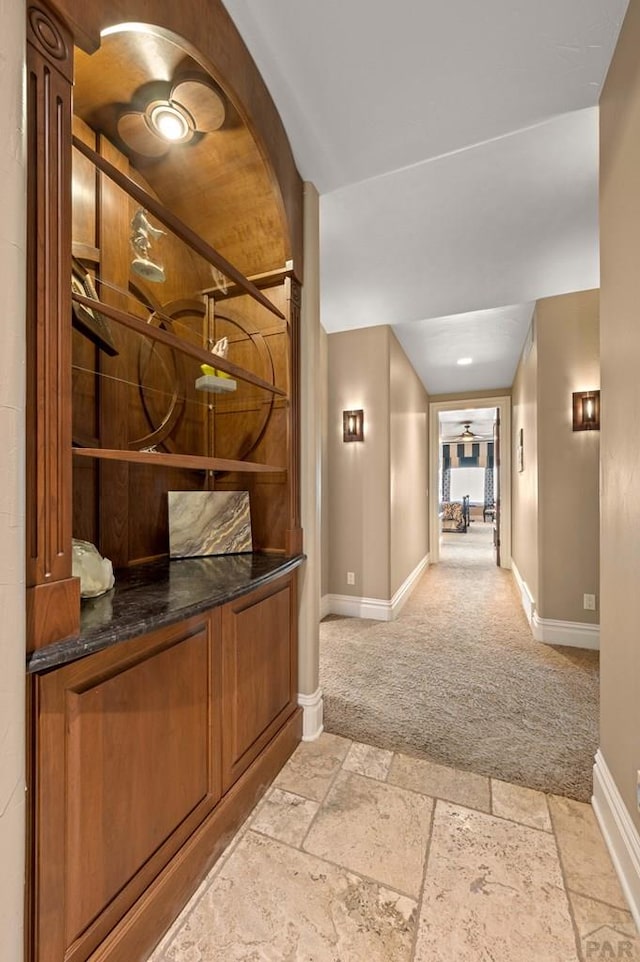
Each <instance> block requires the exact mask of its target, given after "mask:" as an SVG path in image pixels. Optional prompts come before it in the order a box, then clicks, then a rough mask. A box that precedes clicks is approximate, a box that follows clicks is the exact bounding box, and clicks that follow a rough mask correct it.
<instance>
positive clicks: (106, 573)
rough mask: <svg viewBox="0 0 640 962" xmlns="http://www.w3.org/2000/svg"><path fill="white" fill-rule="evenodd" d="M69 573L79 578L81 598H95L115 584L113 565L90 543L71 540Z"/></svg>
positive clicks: (75, 539)
mask: <svg viewBox="0 0 640 962" xmlns="http://www.w3.org/2000/svg"><path fill="white" fill-rule="evenodd" d="M71 571H72V574H73V575H74V577H76V578H80V597H81V598H97V597H98V595H103V594H104V593H105V591H109V589H110V588H113V586H114V584H115V578H114V577H113V565H112V564H111V562H110V561H109V559H108V558H103V557H102V555H101V554H100V552H99V551H98V549H97V548H96V546H95V545H94V544H91V542H90V541H78V539H77V538H74V539H73V560H72V566H71Z"/></svg>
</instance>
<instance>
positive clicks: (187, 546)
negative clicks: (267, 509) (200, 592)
mask: <svg viewBox="0 0 640 962" xmlns="http://www.w3.org/2000/svg"><path fill="white" fill-rule="evenodd" d="M251 550H252V542H251V514H250V511H249V492H248V491H169V554H170V556H171V557H172V558H191V557H195V556H198V555H214V554H238V553H240V552H242V551H251Z"/></svg>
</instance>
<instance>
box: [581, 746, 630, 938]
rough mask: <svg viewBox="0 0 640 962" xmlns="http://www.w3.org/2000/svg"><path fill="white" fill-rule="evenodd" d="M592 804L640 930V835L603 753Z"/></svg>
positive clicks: (595, 768) (598, 760) (597, 766)
mask: <svg viewBox="0 0 640 962" xmlns="http://www.w3.org/2000/svg"><path fill="white" fill-rule="evenodd" d="M591 801H592V804H593V810H594V812H595V814H596V818H597V819H598V824H599V825H600V830H601V832H602V834H603V836H604V840H605V842H606V844H607V848H608V849H609V854H610V856H611V861H612V862H613V866H614V868H615V870H616V873H617V875H618V878H619V879H620V885H621V886H622V891H623V892H624V895H625V898H626V900H627V902H628V903H629V908H630V909H631V914H632V915H633V920H634V922H635V923H636V925H637V926H638V928H640V835H639V834H638V830H637V829H636V827H635V825H634V823H633V820H632V818H631V816H630V815H629V812H628V811H627V808H626V806H625V804H624V802H623V801H622V796H621V795H620V792H619V791H618V786H617V785H616V783H615V782H614V780H613V776H612V775H611V772H610V771H609V768H608V766H607V763H606V762H605V760H604V756H603V754H602V752H601V751H600V749H598V751H597V752H596V763H595V765H594V766H593V798H592V800H591Z"/></svg>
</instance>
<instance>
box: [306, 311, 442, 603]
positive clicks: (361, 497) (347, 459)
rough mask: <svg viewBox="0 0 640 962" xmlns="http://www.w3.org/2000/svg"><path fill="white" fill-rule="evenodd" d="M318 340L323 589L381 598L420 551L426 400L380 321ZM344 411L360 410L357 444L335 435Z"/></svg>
mask: <svg viewBox="0 0 640 962" xmlns="http://www.w3.org/2000/svg"><path fill="white" fill-rule="evenodd" d="M327 342H328V404H327V409H328V430H327V453H328V464H329V468H328V479H327V487H328V492H327V513H328V522H327V524H326V526H323V527H325V528H326V529H328V530H327V533H326V537H327V539H328V545H329V549H328V556H329V564H328V574H327V582H326V584H327V588H326V591H327V593H328V594H337V595H350V596H352V597H355V598H375V599H378V600H383V601H389V600H390V599H391V598H392V596H393V594H394V593H395V592H396V591H397V589H398V588H399V587H400V586H401V585H402V583H403V582H404V581H405V580H406V578H407V577H408V575H409V574H410V573H411V572H412V571H413V570H414V568H415V567H416V566H417V565H418V563H419V562H420V561H421V560H422V559H423V558H424V556H425V555H426V554H427V552H428V537H429V536H428V503H427V465H428V443H427V442H428V437H427V434H428V409H429V398H428V396H427V394H426V392H425V390H424V388H423V387H422V384H421V382H420V380H419V378H418V377H417V375H416V373H415V371H414V370H413V368H412V367H411V365H410V363H409V361H408V359H407V357H406V355H405V353H404V351H403V350H402V348H401V347H400V345H399V343H398V342H397V340H396V338H395V335H394V334H393V332H392V331H391V329H390V328H389V327H370V328H364V329H361V330H357V331H346V332H343V333H339V334H330V335H329V336H328V338H327ZM350 408H362V409H363V410H364V438H365V439H364V442H363V443H359V442H349V443H345V442H344V441H343V440H342V412H343V410H348V409H350ZM347 571H353V572H354V573H355V584H354V585H348V584H347Z"/></svg>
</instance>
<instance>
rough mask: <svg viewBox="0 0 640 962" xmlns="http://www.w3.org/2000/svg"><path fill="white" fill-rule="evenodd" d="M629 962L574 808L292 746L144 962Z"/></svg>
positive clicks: (630, 942) (628, 936) (629, 926)
mask: <svg viewBox="0 0 640 962" xmlns="http://www.w3.org/2000/svg"><path fill="white" fill-rule="evenodd" d="M594 958H602V959H604V958H624V959H628V960H638V962H640V943H639V942H638V940H637V938H636V932H635V928H634V925H633V922H632V919H631V915H630V913H629V912H628V910H627V907H626V903H625V900H624V897H623V895H622V892H621V890H620V886H619V883H618V881H617V879H616V877H615V874H614V871H613V868H612V866H611V862H610V860H609V857H608V854H607V851H606V849H605V846H604V842H603V841H602V837H601V835H600V833H599V830H598V828H597V825H596V821H595V817H594V815H593V812H592V810H591V807H590V806H589V805H585V804H582V803H580V802H575V801H571V800H569V799H566V798H561V797H558V796H553V795H551V796H548V797H546V796H544V795H542V794H540V793H538V792H532V791H529V790H527V789H520V788H517V787H515V786H513V785H509V784H506V783H505V782H501V781H496V780H491V781H490V780H489V779H487V778H481V777H478V776H474V775H469V774H467V773H465V772H459V771H454V770H451V769H445V768H440V767H438V766H432V765H429V764H428V763H425V762H423V761H420V760H417V759H413V758H407V757H406V756H404V755H392V754H391V753H390V752H385V751H381V750H379V749H376V748H372V747H371V746H368V745H362V744H357V743H352V742H350V741H348V740H347V739H344V738H338V737H336V736H334V735H326V734H325V735H322V736H321V737H320V739H319V740H318V741H316V742H307V743H302V744H301V745H300V746H299V747H298V749H297V750H296V752H295V753H294V755H293V757H292V758H291V760H290V761H289V762H288V763H287V765H286V766H285V767H284V769H283V770H282V772H281V773H280V775H279V776H278V778H277V779H276V782H275V784H274V786H273V787H272V788H271V789H269V791H268V793H267V795H266V797H265V799H264V800H263V801H262V802H261V803H260V804H259V805H258V807H257V809H256V810H255V812H254V813H253V814H252V815H251V816H250V818H249V819H248V820H247V822H246V823H245V825H244V826H243V827H242V828H241V830H240V831H239V833H238V834H237V836H236V837H235V839H234V840H233V841H232V842H231V844H230V845H229V847H228V848H227V851H226V853H225V854H224V855H223V856H222V858H221V859H220V860H219V862H218V863H217V864H216V865H215V866H214V868H213V870H212V871H211V873H210V874H209V876H208V878H207V879H205V881H204V883H203V884H202V885H201V887H200V889H199V890H198V892H196V894H195V896H194V897H193V899H192V900H191V902H190V903H189V905H187V907H186V908H185V910H184V912H183V913H182V914H181V916H180V917H179V918H178V919H177V921H176V923H175V925H174V926H173V928H172V929H171V930H170V931H169V933H168V934H167V936H166V937H165V939H164V940H163V941H162V942H161V943H160V945H159V946H158V948H157V949H156V951H155V952H154V954H153V956H152V959H151V960H150V962H214V960H215V962H249V960H252V962H258V960H263V962H284V960H289V962H295V960H300V962H302V960H309V962H411V960H413V962H488V960H491V962H531V960H537V962H586V960H588V959H594Z"/></svg>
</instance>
